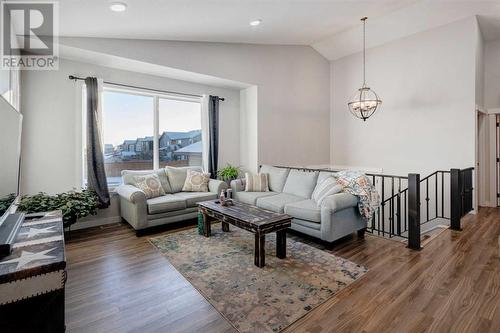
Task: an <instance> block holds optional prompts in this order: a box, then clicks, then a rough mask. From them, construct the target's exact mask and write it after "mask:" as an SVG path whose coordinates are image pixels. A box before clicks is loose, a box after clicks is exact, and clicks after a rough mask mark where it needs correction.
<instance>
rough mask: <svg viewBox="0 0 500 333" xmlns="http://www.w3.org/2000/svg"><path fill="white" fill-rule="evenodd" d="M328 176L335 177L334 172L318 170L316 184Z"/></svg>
mask: <svg viewBox="0 0 500 333" xmlns="http://www.w3.org/2000/svg"><path fill="white" fill-rule="evenodd" d="M329 177H335V172H330V171H320V172H319V174H318V181H317V182H316V184H321V182H322V181H323V180H325V179H326V178H329ZM335 178H336V177H335Z"/></svg>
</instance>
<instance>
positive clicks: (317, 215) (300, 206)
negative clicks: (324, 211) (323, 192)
mask: <svg viewBox="0 0 500 333" xmlns="http://www.w3.org/2000/svg"><path fill="white" fill-rule="evenodd" d="M285 214H288V215H290V216H292V217H295V218H297V219H301V220H306V221H311V222H316V223H321V208H319V207H318V205H316V202H315V201H314V200H311V199H307V200H303V201H298V202H293V203H289V204H287V205H285Z"/></svg>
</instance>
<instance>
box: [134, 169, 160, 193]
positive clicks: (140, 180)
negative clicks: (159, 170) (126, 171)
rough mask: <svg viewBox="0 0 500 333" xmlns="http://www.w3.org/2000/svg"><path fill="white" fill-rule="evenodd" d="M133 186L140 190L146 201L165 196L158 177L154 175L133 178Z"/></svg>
mask: <svg viewBox="0 0 500 333" xmlns="http://www.w3.org/2000/svg"><path fill="white" fill-rule="evenodd" d="M133 185H134V186H135V187H137V188H138V189H140V190H142V191H143V192H144V193H145V194H146V198H147V199H151V198H156V197H159V196H162V195H165V190H164V189H163V187H162V186H161V181H160V177H159V176H158V175H157V174H155V173H151V174H148V175H143V176H134V184H133Z"/></svg>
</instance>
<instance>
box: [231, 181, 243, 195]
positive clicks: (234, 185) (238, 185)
mask: <svg viewBox="0 0 500 333" xmlns="http://www.w3.org/2000/svg"><path fill="white" fill-rule="evenodd" d="M245 185H246V184H245V178H240V179H235V180H232V181H231V189H232V190H233V193H236V192H243V191H245Z"/></svg>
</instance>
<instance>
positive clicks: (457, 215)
mask: <svg viewBox="0 0 500 333" xmlns="http://www.w3.org/2000/svg"><path fill="white" fill-rule="evenodd" d="M473 170H474V168H467V169H462V170H460V169H451V170H450V171H445V170H438V171H435V172H433V173H431V174H430V175H428V176H426V177H425V178H422V179H420V175H419V174H409V175H408V177H400V176H384V175H378V177H380V178H381V179H382V184H381V185H379V186H378V188H379V193H380V194H381V198H382V200H381V204H380V207H379V208H378V209H377V211H376V212H375V213H374V214H373V217H372V220H371V224H369V226H368V229H367V230H368V231H369V232H371V233H373V234H376V235H381V236H382V237H387V238H393V237H398V238H402V239H407V240H408V247H410V248H412V249H420V247H421V245H420V239H421V226H422V225H424V224H426V223H429V222H431V221H434V220H436V219H443V220H449V221H450V222H449V223H450V228H451V229H455V230H460V229H461V226H460V219H461V217H462V216H464V215H465V214H467V213H468V212H470V211H471V210H472V209H473V202H472V191H473V187H472V184H473ZM386 179H389V183H390V184H391V185H390V186H391V193H390V195H389V196H388V197H386V195H385V193H386V190H385V188H386V182H387V180H386ZM402 179H404V180H406V185H407V186H406V187H405V188H402V189H401V180H402ZM372 181H373V183H374V184H377V179H376V178H375V177H374V176H373V175H372ZM395 181H396V182H397V186H398V189H397V191H396V193H394V182H395ZM421 198H422V199H423V200H422V199H421Z"/></svg>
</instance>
